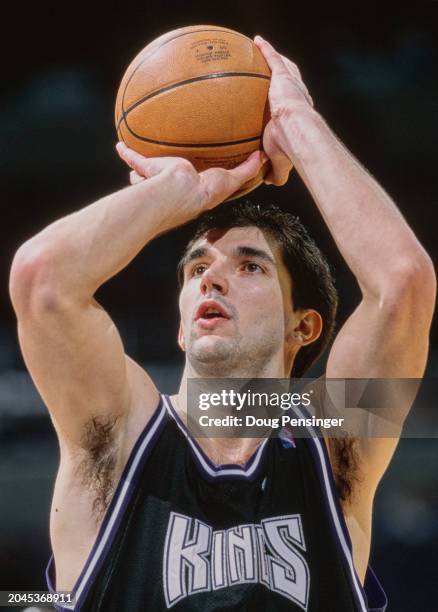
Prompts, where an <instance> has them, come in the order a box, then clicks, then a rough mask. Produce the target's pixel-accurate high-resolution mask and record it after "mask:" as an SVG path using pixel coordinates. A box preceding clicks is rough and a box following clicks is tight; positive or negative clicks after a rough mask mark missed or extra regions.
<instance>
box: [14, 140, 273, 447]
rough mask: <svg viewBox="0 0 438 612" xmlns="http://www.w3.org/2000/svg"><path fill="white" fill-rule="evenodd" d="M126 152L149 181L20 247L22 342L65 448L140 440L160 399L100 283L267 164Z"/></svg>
mask: <svg viewBox="0 0 438 612" xmlns="http://www.w3.org/2000/svg"><path fill="white" fill-rule="evenodd" d="M119 153H120V155H121V156H122V157H123V159H124V160H125V161H126V162H127V163H128V164H129V165H130V166H131V167H132V168H133V169H134V170H137V171H138V172H139V173H140V174H141V175H142V176H144V177H147V179H146V180H144V181H142V182H140V183H138V184H136V185H133V186H130V187H127V188H126V189H123V190H121V191H119V192H117V193H114V194H112V195H109V196H107V197H104V198H102V199H101V200H99V201H97V202H95V203H94V204H91V205H90V206H87V207H86V208H83V209H82V210H80V211H78V212H76V213H74V214H71V215H69V216H67V217H64V218H63V219H60V220H59V221H56V222H55V223H53V224H51V225H49V226H48V227H47V228H45V229H44V230H43V231H41V232H40V233H39V234H37V235H36V236H35V237H33V238H32V239H30V240H29V241H28V242H26V243H25V244H23V245H22V246H21V247H20V249H19V250H18V252H17V253H16V255H15V258H14V261H13V264H12V269H11V275H10V293H11V298H12V302H13V305H14V308H15V312H16V314H17V318H18V332H19V340H20V345H21V348H22V351H23V355H24V359H25V362H26V364H27V367H28V369H29V371H30V373H31V376H32V378H33V380H34V382H35V384H36V386H37V388H38V390H39V392H40V394H41V396H42V398H43V400H44V401H45V403H46V405H47V407H48V409H49V410H50V413H51V417H52V420H53V423H54V426H55V428H56V430H57V433H58V436H59V439H60V443H61V451H62V450H70V449H74V448H77V447H79V448H85V449H91V450H92V449H93V448H95V447H96V445H99V444H102V443H106V442H109V441H110V440H112V439H117V440H118V441H119V442H122V439H121V438H123V435H124V433H126V431H128V430H129V435H130V436H131V437H135V436H136V435H138V433H139V430H140V428H141V427H143V426H144V425H145V423H146V422H147V420H148V418H149V417H150V415H151V414H152V412H153V409H154V407H155V406H156V403H157V399H158V394H157V390H156V388H155V386H154V384H153V382H152V381H151V379H150V378H149V377H148V375H147V374H146V373H145V372H144V371H143V370H142V369H141V368H140V367H139V366H138V365H136V364H135V363H134V362H133V361H132V360H131V359H129V358H128V357H126V356H125V354H124V350H123V346H122V341H121V338H120V336H119V334H118V331H117V329H116V327H115V325H114V323H113V322H112V320H111V319H110V317H109V316H108V314H107V313H106V312H105V311H104V310H103V308H102V307H101V306H100V305H99V304H98V303H97V302H96V300H95V299H94V297H93V296H94V293H95V292H96V290H97V289H98V288H99V287H100V286H101V285H102V284H103V283H104V282H105V281H107V280H108V279H109V278H111V277H112V276H114V275H115V274H117V273H118V272H119V271H120V270H122V269H123V268H124V267H125V266H126V265H127V264H128V263H129V262H130V261H131V260H132V259H133V258H134V257H135V256H136V255H137V253H138V252H139V251H140V250H141V249H142V248H143V247H144V246H145V245H146V244H147V243H148V242H149V241H150V240H152V239H153V238H155V237H156V236H157V235H159V234H162V233H163V232H165V231H168V230H170V229H172V228H173V227H176V226H178V225H180V224H182V223H185V222H186V221H188V220H190V219H192V218H194V217H196V216H197V215H198V214H200V213H201V212H202V211H203V210H205V209H207V208H212V207H213V206H215V205H217V204H218V203H219V202H221V201H223V200H224V199H225V198H226V197H228V196H229V195H230V194H232V193H233V192H234V191H235V190H236V189H238V188H239V187H240V185H242V184H243V183H244V182H246V181H247V180H249V179H250V178H252V177H253V176H255V175H256V174H257V173H258V171H259V169H260V166H261V161H260V155H259V154H258V153H255V154H253V155H252V156H251V158H250V159H249V160H247V161H246V162H245V163H244V164H242V165H241V166H239V167H237V168H235V169H234V170H231V171H225V170H220V169H211V170H208V171H206V172H204V173H201V174H198V173H197V172H196V171H195V169H194V168H193V166H191V164H190V163H189V162H187V161H185V160H183V159H179V158H156V159H148V160H147V159H145V158H144V157H142V156H140V155H137V154H135V153H134V152H132V151H130V150H129V149H127V148H126V147H124V145H119ZM128 417H129V418H128Z"/></svg>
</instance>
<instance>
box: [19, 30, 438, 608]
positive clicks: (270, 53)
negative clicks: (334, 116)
mask: <svg viewBox="0 0 438 612" xmlns="http://www.w3.org/2000/svg"><path fill="white" fill-rule="evenodd" d="M256 44H257V45H258V46H259V48H260V49H261V51H262V52H263V54H264V55H265V57H266V60H267V61H268V63H269V65H270V67H271V70H272V81H271V86H270V92H269V101H270V106H271V116H272V118H271V120H270V122H269V124H268V125H267V127H266V130H265V133H264V139H263V147H264V151H265V152H266V155H267V156H268V157H269V158H270V160H271V163H272V172H271V173H270V175H269V176H268V177H267V180H268V181H269V182H271V183H273V184H274V185H282V184H284V183H285V182H286V180H287V178H288V175H289V172H290V170H291V168H292V166H295V168H296V169H297V171H298V173H299V175H300V177H301V179H302V180H303V181H304V182H305V184H306V185H307V187H308V189H309V191H310V192H311V194H312V196H313V198H314V200H315V203H316V205H317V206H318V208H319V210H320V211H321V214H322V216H323V218H324V221H325V222H326V224H327V226H328V228H329V230H330V232H331V233H332V235H333V237H334V239H335V241H336V243H337V245H338V247H339V249H340V251H341V253H342V255H343V257H344V258H345V260H346V262H347V263H348V265H349V266H350V268H351V270H352V271H353V273H354V274H355V277H356V278H357V281H358V283H359V286H360V289H361V292H362V300H361V302H360V304H359V305H358V306H357V308H356V310H355V311H354V312H353V313H352V314H351V316H350V318H349V319H348V320H347V322H346V323H345V325H344V326H343V327H342V329H340V330H339V332H338V334H337V337H336V338H335V340H334V343H333V345H332V347H331V350H330V354H329V358H328V363H327V372H326V374H327V376H328V377H339V378H356V377H357V378H365V377H379V378H384V377H389V378H391V377H394V378H397V377H421V376H422V375H423V371H424V368H425V363H426V358H427V346H428V332H429V326H430V322H431V318H432V312H433V305H434V297H435V277H434V271H433V267H432V264H431V262H430V259H429V257H428V255H427V254H426V253H425V251H424V250H423V248H422V247H421V245H420V244H419V242H418V241H417V239H416V238H415V236H414V234H413V232H412V231H411V229H410V228H409V227H408V226H407V224H406V222H405V220H404V219H403V217H402V216H401V214H400V213H399V211H398V210H397V208H396V207H395V205H394V203H393V202H392V201H391V199H390V198H389V197H388V195H387V194H386V193H385V192H384V191H383V189H382V188H381V187H379V185H378V184H377V183H376V182H375V181H374V180H373V178H372V177H370V175H369V174H368V173H367V172H366V171H365V170H364V169H363V168H362V167H361V166H360V165H359V163H358V162H357V161H356V160H355V159H354V158H353V157H352V156H351V155H350V154H349V152H348V151H347V150H346V149H345V148H344V147H343V145H342V144H341V143H340V142H339V140H338V139H337V138H336V137H335V136H334V135H333V133H332V132H331V131H330V130H329V128H328V127H327V125H326V123H325V122H324V120H323V119H322V118H321V116H320V115H319V114H318V113H317V112H316V111H315V110H314V109H313V105H312V101H311V98H310V96H309V94H308V92H307V90H306V87H305V85H304V84H303V81H302V79H301V76H300V73H299V71H298V69H297V67H296V66H295V65H294V64H293V63H292V62H291V61H290V60H288V59H286V58H284V57H282V56H281V55H279V54H278V53H277V52H276V51H275V50H274V49H273V48H272V47H271V46H270V45H269V44H268V43H267V42H265V41H263V40H262V39H261V38H257V39H256ZM118 151H119V154H120V156H121V157H122V158H123V159H124V160H125V161H126V162H127V164H128V165H129V166H130V167H131V168H132V172H133V174H132V182H133V183H134V184H133V185H131V186H130V187H127V188H126V189H123V190H122V191H120V192H118V193H114V194H112V195H110V196H108V197H105V198H103V199H102V200H99V201H98V202H96V203H94V204H92V205H90V206H88V207H86V208H84V209H82V210H80V211H79V212H76V213H74V214H71V215H69V216H67V217H65V218H63V219H61V220H59V221H57V222H56V223H54V224H52V225H50V226H49V227H47V228H46V229H44V230H43V231H42V232H41V233H40V234H38V235H37V236H35V237H34V238H32V239H31V240H29V241H28V242H27V243H25V244H24V245H23V246H22V247H21V248H20V249H19V251H18V253H17V254H16V257H15V260H14V262H13V267H12V272H11V295H12V301H13V304H14V307H15V310H16V313H17V317H18V327H19V338H20V343H21V347H22V350H23V354H24V358H25V360H26V363H27V366H28V368H29V370H30V372H31V375H32V377H33V380H34V382H35V384H36V385H37V387H38V389H39V391H40V393H41V395H42V397H43V398H44V401H45V402H46V404H47V406H48V408H49V410H50V415H51V418H52V421H53V425H54V427H55V429H56V432H57V434H58V437H59V444H60V467H59V472H58V476H57V479H56V485H55V491H54V497H53V504H52V511H51V521H50V531H51V541H52V547H53V553H54V557H53V558H52V559H51V561H50V564H49V568H48V572H47V575H48V582H49V585H50V587H51V588H52V589H56V590H58V591H61V590H73V591H74V592H75V594H76V604H75V606H73V605H72V606H69V605H66V606H65V609H68V610H71V609H75V610H79V609H80V610H84V611H85V610H87V611H88V610H92V611H101V612H111V611H114V612H115V611H117V612H124V611H126V612H136V611H140V610H142V611H143V610H147V611H149V610H150V611H159V610H167V609H173V610H175V612H177V611H189V610H190V611H199V612H201V611H202V612H208V611H213V610H215V611H225V610H227V611H237V610H245V611H249V612H257V611H263V612H267V611H269V612H281V611H283V610H290V611H292V610H308V611H311V612H317V611H318V612H347V611H348V612H351V611H357V610H360V611H365V610H368V609H374V610H382V609H384V608H385V597H384V595H383V594H382V592H381V590H379V585H378V583H377V581H376V580H375V577H374V576H373V574H372V572H370V571H368V572H367V566H368V558H369V551H370V538H371V516H372V504H373V498H374V494H375V491H376V488H377V485H378V483H379V480H380V479H381V477H382V475H383V473H384V472H385V470H386V468H387V466H388V463H389V461H390V460H391V457H392V455H393V453H394V450H395V448H396V445H397V440H396V439H382V438H380V439H377V438H376V439H363V440H358V441H357V445H356V448H355V450H354V456H353V455H351V456H350V457H347V463H346V464H345V460H346V459H345V456H341V455H339V454H337V453H336V452H335V451H334V450H333V448H334V447H332V446H330V445H327V444H326V442H325V441H324V439H322V438H320V437H314V438H311V439H297V440H295V441H294V440H290V439H286V440H284V439H283V440H281V439H278V438H275V439H274V438H266V439H264V440H263V441H261V440H257V439H245V440H239V439H234V440H233V441H232V442H230V441H229V440H227V439H220V438H217V439H200V440H194V439H193V438H191V437H190V435H189V434H188V433H187V430H186V427H185V420H186V417H185V415H186V409H187V405H186V388H187V379H188V378H190V377H191V378H197V377H211V376H214V377H236V376H238V377H251V378H254V377H270V378H283V377H288V376H289V375H290V374H291V372H292V374H295V375H301V374H302V373H303V372H304V371H305V369H306V368H307V367H308V366H309V365H310V364H311V363H312V361H314V359H315V358H317V356H318V355H319V353H320V351H321V350H322V349H323V348H324V346H325V345H326V344H327V342H328V341H329V340H330V335H331V331H332V328H333V321H334V313H335V309H336V295H335V292H334V288H333V284H332V280H331V277H330V274H329V271H328V268H327V265H326V264H325V261H324V259H323V258H322V256H321V254H320V253H319V251H318V249H317V248H316V246H315V245H314V244H313V242H312V241H311V240H310V239H309V237H308V236H307V234H306V232H305V231H304V229H303V228H302V226H301V225H300V224H299V223H298V222H297V221H296V220H295V219H294V218H292V217H291V216H290V215H286V214H283V213H281V212H279V211H278V209H275V208H272V207H271V208H264V207H263V206H256V205H253V206H250V205H249V204H240V203H237V204H224V206H223V207H221V208H219V209H217V211H216V210H213V211H211V212H209V213H207V217H205V215H204V217H203V222H202V225H201V226H200V230H199V232H198V233H197V234H196V236H195V238H194V240H193V241H192V242H191V243H190V244H189V246H188V248H187V250H186V252H185V254H184V256H183V259H182V262H181V276H182V288H181V293H180V299H179V305H180V313H181V324H180V331H179V344H180V346H181V349H182V350H183V351H185V355H186V363H185V369H184V373H183V377H182V381H181V388H180V392H179V393H178V394H177V395H175V396H174V397H165V396H162V395H160V393H159V391H158V390H157V388H156V387H155V385H154V383H153V381H152V380H151V378H150V377H149V376H148V374H147V373H146V372H145V371H144V370H143V369H142V368H141V367H140V366H139V365H137V364H136V363H134V362H133V361H132V360H131V359H130V358H129V357H127V356H126V355H125V354H124V351H123V346H122V342H121V339H120V337H119V334H118V332H117V330H116V328H115V326H114V324H113V323H112V322H111V320H110V318H109V316H108V314H107V313H106V312H105V311H104V310H103V309H102V307H101V306H100V305H99V304H98V303H97V302H96V301H95V299H94V298H93V295H94V294H95V292H96V290H97V289H98V287H99V286H100V285H102V284H103V283H104V282H105V281H106V280H108V279H109V278H111V277H112V276H114V275H115V274H117V273H118V272H119V271H120V270H122V269H123V268H124V267H125V266H127V265H128V263H129V262H130V261H131V260H132V259H133V258H134V257H135V256H136V255H137V253H138V252H139V251H140V250H141V249H142V248H143V247H144V245H145V244H147V243H148V242H149V241H150V240H152V239H154V238H155V237H156V236H158V235H160V234H162V233H163V232H165V231H169V230H171V229H173V228H175V227H177V226H179V225H180V224H182V223H185V222H186V221H188V220H190V219H194V218H195V217H197V216H198V215H200V213H203V212H205V211H208V210H210V209H213V208H215V207H216V206H217V205H218V204H220V203H221V202H222V201H224V200H225V199H226V198H227V197H228V196H229V195H231V194H232V193H233V192H234V191H236V190H237V189H238V188H239V187H240V186H241V185H242V184H243V183H245V182H246V181H247V180H249V179H251V178H252V177H254V176H256V174H257V173H258V172H259V169H260V167H261V164H262V162H263V158H262V156H261V155H259V154H258V153H255V154H253V155H252V156H251V157H250V158H249V159H248V160H247V161H246V162H245V163H243V164H242V165H241V166H239V167H237V168H235V169H233V170H223V169H210V170H208V171H206V172H202V173H200V174H198V173H197V172H196V171H195V169H194V168H193V167H192V166H191V164H190V163H189V162H187V161H185V160H182V159H178V158H155V159H145V158H144V157H142V156H140V155H138V154H136V153H134V152H133V151H131V150H129V149H127V148H126V147H125V146H124V145H122V144H119V145H118ZM142 290H147V287H145V288H143V289H142ZM346 466H347V469H346ZM364 585H365V589H364ZM365 591H366V592H365ZM60 609H61V608H60Z"/></svg>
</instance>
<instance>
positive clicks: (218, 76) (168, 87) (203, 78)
mask: <svg viewBox="0 0 438 612" xmlns="http://www.w3.org/2000/svg"><path fill="white" fill-rule="evenodd" d="M226 77H248V78H254V79H266V80H269V79H270V78H271V77H270V76H268V75H265V74H258V73H257V72H213V73H211V74H204V75H201V76H197V77H191V78H190V79H185V80H184V81H177V82H175V83H172V84H170V85H166V86H165V87H161V88H160V89H156V90H155V91H153V92H151V93H149V94H147V96H143V98H140V100H137V102H135V103H134V104H133V105H132V106H130V107H129V108H128V109H126V111H122V116H121V117H120V119H119V120H118V122H117V129H119V127H120V124H121V123H122V121H123V120H125V122H126V116H127V115H128V114H129V113H130V112H132V111H133V110H134V109H135V108H137V106H140V105H141V104H143V102H146V101H147V100H150V99H151V98H155V96H158V95H160V94H162V93H165V92H166V91H171V90H172V89H177V88H178V87H183V86H184V85H190V84H191V83H196V82H197V81H207V80H208V79H222V78H226Z"/></svg>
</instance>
